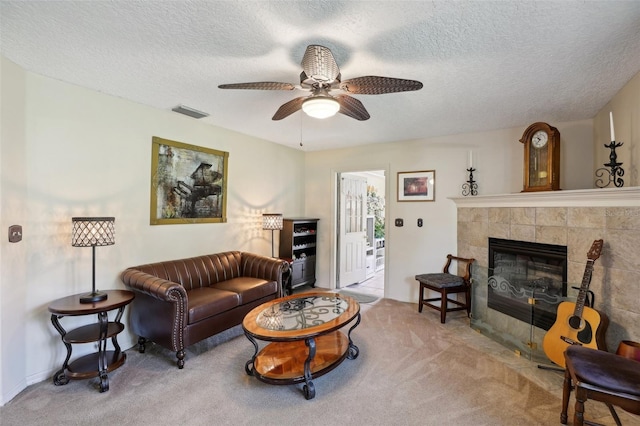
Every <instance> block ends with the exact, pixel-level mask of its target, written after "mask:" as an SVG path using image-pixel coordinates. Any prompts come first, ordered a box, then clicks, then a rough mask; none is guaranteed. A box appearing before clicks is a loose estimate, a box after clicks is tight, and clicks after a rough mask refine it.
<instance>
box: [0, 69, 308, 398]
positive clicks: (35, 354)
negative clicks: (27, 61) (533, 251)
mask: <svg viewBox="0 0 640 426" xmlns="http://www.w3.org/2000/svg"><path fill="white" fill-rule="evenodd" d="M0 69H1V71H2V110H1V118H2V122H1V123H2V133H1V136H2V139H1V140H0V142H1V145H0V148H1V149H0V160H1V162H0V166H1V172H2V183H1V186H0V191H1V192H0V196H1V197H2V198H1V201H2V202H1V206H2V207H1V209H2V210H1V212H2V219H1V224H2V229H3V232H6V230H7V227H8V226H9V225H11V224H20V225H22V226H23V229H24V238H23V241H22V242H20V243H17V244H10V243H8V242H7V238H6V237H4V238H3V239H2V242H1V243H0V255H1V257H0V262H1V264H0V270H1V271H2V273H1V275H0V279H1V281H0V284H1V288H0V303H1V306H2V311H1V312H0V319H1V323H2V328H1V329H0V330H1V334H0V338H1V341H0V343H1V348H2V349H1V352H0V354H1V358H0V362H1V367H2V368H1V374H2V377H1V380H0V383H1V384H2V388H1V389H0V390H1V392H2V403H4V402H6V401H8V400H10V399H11V398H12V397H13V396H15V394H17V393H18V392H19V391H20V390H22V389H23V388H24V387H25V386H26V385H28V384H31V383H34V382H37V381H41V380H44V379H46V380H50V377H51V375H52V373H53V372H54V371H56V370H57V369H59V368H60V366H61V365H62V362H63V360H64V356H65V355H66V351H65V349H64V346H63V344H62V343H61V341H60V336H59V335H58V333H57V332H56V331H55V330H54V328H53V326H52V325H51V322H50V314H49V313H48V311H47V305H48V304H49V303H50V302H51V301H52V300H54V299H57V298H60V297H64V296H68V295H72V294H75V293H81V292H86V291H88V290H90V288H91V249H88V248H87V249H84V248H74V247H71V217H72V216H115V218H116V244H115V245H113V246H108V247H98V248H96V286H97V287H98V288H99V289H110V288H124V286H123V284H122V283H121V281H120V279H119V274H120V272H121V271H122V270H123V269H125V268H126V267H128V266H133V265H137V264H141V263H146V262H152V261H160V260H167V259H176V258H180V257H187V256H193V255H199V254H204V253H215V252H218V251H223V250H235V249H237V250H246V251H252V252H256V253H260V254H264V255H270V254H271V233H269V232H268V231H263V230H262V226H261V224H262V218H261V215H262V213H263V212H265V211H270V212H282V213H284V214H285V215H293V216H297V215H301V214H303V213H304V201H303V200H304V191H303V189H304V188H303V181H304V153H303V152H301V151H298V150H294V149H290V148H287V147H284V146H282V145H278V144H274V143H271V142H267V141H264V140H259V139H256V138H253V137H249V136H245V135H242V134H239V133H234V132H231V131H227V130H224V129H221V128H216V127H213V126H211V125H207V124H205V123H203V122H200V121H197V120H195V119H192V118H190V117H186V116H182V115H179V114H176V113H174V112H171V111H161V110H157V109H153V108H150V107H146V106H143V105H139V104H136V103H132V102H129V101H126V100H123V99H120V98H116V97H111V96H106V95H103V94H100V93H97V92H94V91H91V90H87V89H84V88H80V87H77V86H72V85H69V84H66V83H61V82H59V81H55V80H52V79H49V78H45V77H42V76H39V75H35V74H32V73H29V72H25V71H24V70H22V69H20V68H19V67H17V66H15V65H14V64H12V63H11V62H10V61H8V60H6V59H5V58H2V63H1V68H0ZM180 101H181V100H180V99H176V104H178V103H180ZM248 125H250V123H248ZM153 136H160V137H162V138H166V139H171V140H176V141H180V142H185V143H189V144H193V145H198V146H203V147H208V148H214V149H218V150H222V151H227V152H229V170H228V204H227V216H228V222H227V223H219V224H191V225H155V226H151V225H149V201H150V176H151V138H152V137H153ZM284 164H286V165H287V166H286V167H283V165H284ZM4 235H6V233H5V234H4ZM276 238H277V235H276ZM276 243H277V242H276ZM94 319H95V318H64V319H63V320H62V322H63V326H64V327H65V328H67V329H69V328H73V327H74V326H75V325H77V324H81V323H87V322H89V321H93V320H94ZM118 341H119V342H120V344H121V346H122V347H123V349H127V348H129V347H131V346H132V345H133V344H134V337H133V336H131V335H129V334H128V333H127V332H126V331H125V333H124V334H123V335H121V336H120V337H119V339H118ZM85 346H86V347H85ZM92 350H93V347H91V345H76V346H74V348H73V351H74V353H73V358H76V356H77V355H79V354H83V353H86V352H89V351H92Z"/></svg>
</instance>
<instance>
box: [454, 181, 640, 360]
mask: <svg viewBox="0 0 640 426" xmlns="http://www.w3.org/2000/svg"><path fill="white" fill-rule="evenodd" d="M453 201H454V202H455V203H456V205H457V211H458V253H457V254H458V255H459V256H462V257H473V258H475V259H476V264H475V265H474V268H473V278H474V284H473V294H472V297H473V300H472V304H473V308H472V320H471V326H472V327H473V328H475V329H476V330H478V331H480V332H481V333H483V334H487V335H488V336H490V337H492V338H494V339H495V340H498V341H500V342H501V343H503V344H504V345H505V346H507V347H509V348H512V349H513V350H515V351H517V352H519V353H521V354H523V355H525V356H528V357H530V358H532V359H539V360H542V359H546V357H545V356H544V353H543V351H542V345H541V342H542V338H543V337H544V334H545V333H546V328H547V327H546V326H547V325H548V321H551V320H550V319H549V318H547V319H545V320H544V321H543V323H540V322H536V321H535V320H533V319H532V320H530V321H527V318H521V317H522V315H520V318H517V315H510V314H509V313H505V312H503V311H504V310H503V309H500V308H496V303H495V302H494V301H490V296H491V295H490V289H492V287H491V284H492V283H490V277H492V276H495V265H490V264H489V263H490V262H489V258H490V255H489V253H490V251H489V239H490V238H492V239H498V240H511V241H516V242H518V241H519V242H525V243H537V244H542V245H552V246H561V247H566V270H565V271H564V272H561V273H566V278H565V279H564V283H563V284H561V288H560V289H559V290H558V289H557V288H556V289H553V290H551V291H553V292H558V291H560V292H564V291H566V295H567V296H568V297H569V299H571V298H572V297H573V298H575V297H576V296H577V290H575V289H574V288H572V287H579V286H580V284H581V282H582V278H583V274H584V271H585V266H586V261H587V253H588V251H589V249H590V247H591V245H592V243H593V241H594V240H597V239H600V238H602V239H603V240H604V247H603V250H602V255H601V257H600V258H599V259H598V260H597V261H596V262H595V265H594V271H593V275H592V278H591V285H590V289H591V290H593V292H594V294H595V306H594V307H595V308H596V309H598V310H601V311H603V312H604V313H606V314H607V315H608V317H609V319H610V324H609V328H608V330H607V333H606V337H607V346H608V350H609V351H615V350H616V348H617V346H618V344H619V342H620V341H621V340H634V341H640V188H638V187H633V188H615V189H589V190H571V191H550V192H540V193H517V194H505V195H491V196H476V197H461V198H454V199H453ZM501 259H502V261H503V263H502V266H504V265H507V264H509V263H514V262H515V267H516V268H520V270H519V272H522V268H525V269H526V268H527V267H533V266H531V265H525V264H523V263H522V262H523V261H522V259H517V258H509V257H503V258H501ZM518 262H520V263H519V264H518ZM490 266H493V268H491V270H490ZM537 269H554V268H546V267H544V266H537ZM490 272H491V274H490ZM516 272H518V271H516ZM549 272H551V273H557V271H549ZM536 274H541V275H540V276H541V277H542V276H545V274H546V272H536ZM515 277H516V278H515V279H514V280H515V281H518V280H519V279H520V278H521V277H519V276H518V275H517V273H516V275H515ZM529 278H531V279H527V278H526V276H525V278H524V280H525V282H524V284H523V283H521V286H520V287H517V286H516V291H520V290H521V291H522V292H523V293H526V292H533V289H532V288H531V286H532V284H530V283H527V282H526V281H535V280H536V278H534V277H529ZM554 280H555V279H554ZM542 281H545V280H540V281H539V282H538V284H540V286H541V287H540V288H539V289H538V290H536V291H538V295H540V293H542V292H543V290H544V291H550V288H549V287H548V286H547V284H545V283H543V282H542ZM493 284H494V286H495V285H497V284H496V283H493ZM562 286H564V287H562ZM519 288H520V290H518V289H519ZM491 291H493V290H491ZM536 299H537V300H539V298H536ZM538 303H539V302H538ZM532 309H533V308H532V307H530V306H529V307H525V308H524V311H525V312H531V316H532V317H534V316H536V317H537V316H538V315H537V314H533V310H532ZM551 310H553V309H551ZM525 316H526V314H525Z"/></svg>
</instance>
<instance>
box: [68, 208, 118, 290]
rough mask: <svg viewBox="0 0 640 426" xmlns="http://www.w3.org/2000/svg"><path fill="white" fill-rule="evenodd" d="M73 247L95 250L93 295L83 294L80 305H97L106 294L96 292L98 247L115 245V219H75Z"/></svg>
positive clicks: (73, 221)
mask: <svg viewBox="0 0 640 426" xmlns="http://www.w3.org/2000/svg"><path fill="white" fill-rule="evenodd" d="M71 221H72V223H73V230H72V235H71V245H72V246H73V247H91V249H92V250H93V262H92V269H93V275H92V287H91V293H86V294H82V295H81V296H80V303H95V302H100V301H102V300H105V299H106V298H107V294H106V293H101V292H99V291H96V246H110V245H113V244H115V242H116V240H115V233H116V229H115V221H116V218H115V217H73V218H71Z"/></svg>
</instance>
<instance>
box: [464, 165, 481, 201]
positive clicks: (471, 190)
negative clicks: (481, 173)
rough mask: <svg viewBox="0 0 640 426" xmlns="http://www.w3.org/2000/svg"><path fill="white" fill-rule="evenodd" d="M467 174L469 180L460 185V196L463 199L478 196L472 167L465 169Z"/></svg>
mask: <svg viewBox="0 0 640 426" xmlns="http://www.w3.org/2000/svg"><path fill="white" fill-rule="evenodd" d="M467 171H468V172H469V180H468V181H466V182H465V183H463V184H462V195H464V196H465V197H466V196H468V195H478V184H477V183H476V181H475V180H473V172H475V171H476V169H474V168H473V167H469V168H468V169H467Z"/></svg>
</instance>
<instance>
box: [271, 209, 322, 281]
mask: <svg viewBox="0 0 640 426" xmlns="http://www.w3.org/2000/svg"><path fill="white" fill-rule="evenodd" d="M319 220H320V219H315V218H285V219H284V220H283V222H284V223H283V229H282V231H280V252H279V256H280V257H281V258H285V259H292V262H291V286H290V289H289V290H290V291H292V290H293V289H295V288H296V287H301V286H304V285H310V286H311V287H313V286H314V285H315V283H316V248H317V247H316V245H317V237H318V221H319Z"/></svg>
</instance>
